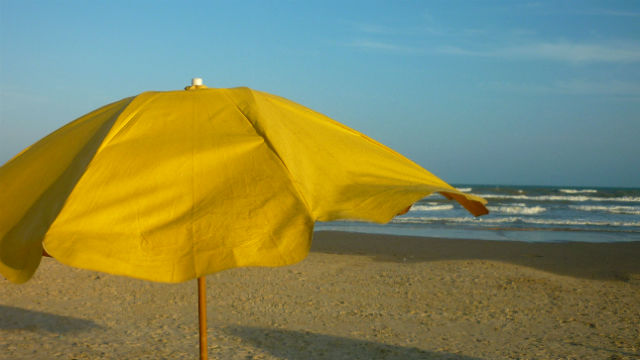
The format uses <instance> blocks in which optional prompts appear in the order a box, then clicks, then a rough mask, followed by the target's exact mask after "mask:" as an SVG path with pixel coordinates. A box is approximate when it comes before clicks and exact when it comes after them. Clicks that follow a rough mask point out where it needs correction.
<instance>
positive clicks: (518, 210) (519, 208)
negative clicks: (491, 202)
mask: <svg viewBox="0 0 640 360" xmlns="http://www.w3.org/2000/svg"><path fill="white" fill-rule="evenodd" d="M489 210H490V211H491V212H493V213H502V214H511V215H536V214H540V213H543V212H545V211H547V209H545V208H543V207H542V206H533V207H526V206H525V205H524V204H514V205H512V206H489Z"/></svg>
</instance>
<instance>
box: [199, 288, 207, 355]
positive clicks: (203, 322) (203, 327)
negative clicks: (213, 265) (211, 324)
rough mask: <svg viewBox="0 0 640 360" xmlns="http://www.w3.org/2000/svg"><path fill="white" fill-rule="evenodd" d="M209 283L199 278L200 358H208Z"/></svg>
mask: <svg viewBox="0 0 640 360" xmlns="http://www.w3.org/2000/svg"><path fill="white" fill-rule="evenodd" d="M206 293H207V283H206V281H205V278H204V276H201V277H199V278H198V322H199V324H200V360H207V298H206Z"/></svg>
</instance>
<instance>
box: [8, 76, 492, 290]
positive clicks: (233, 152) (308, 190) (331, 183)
mask: <svg viewBox="0 0 640 360" xmlns="http://www.w3.org/2000/svg"><path fill="white" fill-rule="evenodd" d="M194 80H196V79H194ZM185 90H186V91H185ZM185 90H179V91H166V92H145V93H142V94H139V95H137V96H134V97H129V98H125V99H122V100H120V101H117V102H114V103H112V104H109V105H106V106H104V107H102V108H100V109H97V110H95V111H93V112H91V113H89V114H87V115H84V116H82V117H80V118H79V119H77V120H75V121H73V122H71V123H69V124H67V125H65V126H64V127H62V128H60V129H58V130H56V131H55V132H53V133H52V134H50V135H49V136H47V137H45V138H43V139H42V140H40V141H39V142H37V143H35V144H34V145H32V146H30V147H29V148H27V149H25V150H24V151H22V152H21V153H20V154H18V155H16V156H15V157H14V158H13V159H11V160H10V161H9V162H7V163H6V164H5V165H4V166H2V167H1V168H0V206H2V208H1V209H0V272H1V273H2V275H3V276H4V277H6V278H7V279H9V280H10V281H12V282H15V283H21V282H24V281H27V280H28V279H29V278H30V277H31V276H32V275H33V273H34V272H35V270H36V268H37V267H38V264H39V263H40V259H41V254H42V253H43V250H44V251H46V253H48V254H50V255H51V256H52V257H54V258H55V259H56V260H57V261H59V262H62V263H64V264H67V265H71V266H75V267H79V268H84V269H90V270H97V271H102V272H107V273H111V274H117V275H126V276H131V277H134V278H141V279H146V280H152V281H161V282H181V281H186V280H190V279H194V278H199V277H202V276H204V275H207V274H211V273H214V272H217V271H221V270H224V269H229V268H233V267H240V266H280V265H287V264H292V263H295V262H298V261H300V260H302V259H303V258H304V257H305V256H306V255H307V253H308V251H309V247H310V243H311V237H312V230H313V224H314V222H315V221H329V220H337V219H357V220H366V221H374V222H379V223H385V222H388V221H389V220H391V219H392V218H393V217H394V216H395V215H397V214H398V213H400V212H402V211H403V209H406V208H407V207H409V206H410V205H411V204H412V203H414V202H416V201H417V200H419V199H421V198H423V197H425V196H427V195H429V194H431V193H433V192H439V193H441V194H443V195H444V196H445V197H448V198H449V199H455V200H456V201H458V202H459V203H460V204H462V206H464V207H465V208H466V209H467V210H469V211H470V212H471V213H472V214H474V215H476V216H478V215H482V214H486V213H487V210H486V208H485V206H484V204H485V203H486V201H484V200H483V199H481V198H479V197H476V196H473V195H470V194H465V193H462V192H460V191H458V190H456V189H455V188H453V187H451V186H449V185H448V184H446V183H445V182H444V181H442V180H440V179H439V178H437V177H436V176H434V175H432V174H431V173H429V172H428V171H426V170H425V169H423V168H421V167H420V166H418V165H417V164H415V163H414V162H412V161H410V160H408V159H406V158H405V157H403V156H402V155H400V154H398V153H396V152H395V151H393V150H391V149H389V148H387V147H386V146H384V145H381V144H380V143H378V142H376V141H374V140H372V139H370V138H368V137H366V136H365V135H362V134H361V133H358V132H357V131H355V130H352V129H350V128H348V127H346V126H344V125H341V124H339V123H337V122H335V121H333V120H331V119H329V118H328V117H326V116H323V115H321V114H319V113H317V112H314V111H312V110H310V109H308V108H306V107H303V106H301V105H299V104H296V103H294V102H291V101H289V100H286V99H284V98H281V97H278V96H274V95H271V94H268V93H264V92H260V91H256V90H251V89H248V88H233V89H213V88H207V87H205V86H204V85H201V82H199V81H198V80H196V81H194V85H192V86H189V87H187V88H186V89H185Z"/></svg>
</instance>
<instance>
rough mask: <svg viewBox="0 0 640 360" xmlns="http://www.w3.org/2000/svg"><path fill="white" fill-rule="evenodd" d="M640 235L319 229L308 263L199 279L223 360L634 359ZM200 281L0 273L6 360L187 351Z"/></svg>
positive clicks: (1, 348)
mask: <svg viewBox="0 0 640 360" xmlns="http://www.w3.org/2000/svg"><path fill="white" fill-rule="evenodd" d="M638 259H640V242H632V243H615V244H593V243H564V244H547V243H524V242H498V241H481V240H453V239H431V238H418V237H399V236H388V235H371V234H353V233H340V232H318V233H316V234H315V238H314V243H313V247H312V251H311V253H310V254H309V256H308V257H307V259H305V260H304V261H302V262H300V263H298V264H296V265H292V266H288V267H281V268H243V269H233V270H229V271H224V272H221V273H217V274H213V275H209V276H208V277H207V288H208V294H207V301H208V307H207V308H208V318H209V322H208V327H209V337H208V339H209V355H210V358H219V359H398V360H399V359H510V358H520V359H637V358H640V327H639V326H638V324H640V261H639V260H638ZM197 331H198V327H197V295H196V281H189V282H186V283H181V284H160V283H151V282H147V281H141V280H136V279H130V278H125V277H118V276H112V275H107V274H102V273H96V272H92V271H87V270H81V269H74V268H70V267H67V266H65V265H61V264H59V263H57V262H56V261H55V260H54V259H49V258H45V259H43V261H42V264H41V266H40V268H39V269H38V271H37V273H36V275H35V276H34V278H33V279H32V280H30V281H29V282H27V283H26V284H23V285H13V284H10V283H9V282H8V281H6V280H4V279H1V280H0V359H194V358H197V354H198V334H197Z"/></svg>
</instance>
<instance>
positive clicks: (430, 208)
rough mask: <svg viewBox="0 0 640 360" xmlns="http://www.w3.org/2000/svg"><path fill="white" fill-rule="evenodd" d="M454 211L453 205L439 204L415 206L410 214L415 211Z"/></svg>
mask: <svg viewBox="0 0 640 360" xmlns="http://www.w3.org/2000/svg"><path fill="white" fill-rule="evenodd" d="M451 209H453V205H452V204H444V205H443V204H438V203H431V202H430V203H429V205H428V206H427V205H413V206H412V207H411V210H410V212H413V211H442V210H451Z"/></svg>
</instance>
